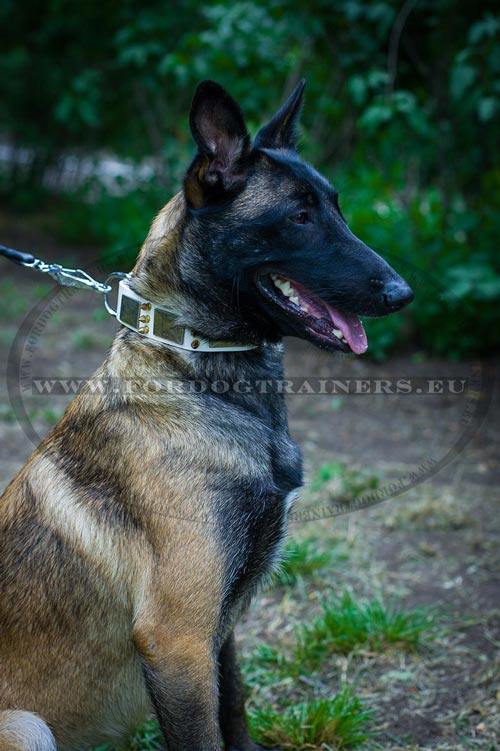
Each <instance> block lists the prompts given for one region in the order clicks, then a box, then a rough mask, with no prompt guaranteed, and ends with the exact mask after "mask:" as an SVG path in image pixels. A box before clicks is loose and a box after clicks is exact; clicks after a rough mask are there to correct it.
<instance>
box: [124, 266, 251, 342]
mask: <svg viewBox="0 0 500 751" xmlns="http://www.w3.org/2000/svg"><path fill="white" fill-rule="evenodd" d="M116 318H117V320H118V321H120V323H122V324H123V325H124V326H127V328H129V329H131V330H132V331H135V332H136V333H138V334H141V336H144V337H145V338H146V339H151V340H152V341H154V342H160V343H161V344H168V345H170V346H172V347H179V348H180V349H186V350H190V351H191V352H244V351H246V350H250V349H256V348H257V345H256V344H240V343H239V342H223V341H213V340H211V339H205V338H204V337H202V336H200V335H198V334H197V333H196V332H194V331H192V330H191V329H189V328H188V327H187V326H178V325H176V320H177V318H178V315H177V313H176V312H175V311H173V310H169V309H168V308H165V307H163V306H160V305H156V304H155V303H152V302H150V301H149V300H146V299H145V298H144V297H141V296H140V295H138V294H137V293H136V292H134V291H133V290H132V289H131V288H130V286H129V284H128V279H127V278H125V279H122V280H121V281H120V284H119V286H118V304H117V308H116Z"/></svg>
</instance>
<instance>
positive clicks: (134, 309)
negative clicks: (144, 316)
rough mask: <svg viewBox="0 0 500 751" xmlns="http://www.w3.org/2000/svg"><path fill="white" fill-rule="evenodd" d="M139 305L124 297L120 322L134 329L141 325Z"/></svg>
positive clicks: (135, 301)
mask: <svg viewBox="0 0 500 751" xmlns="http://www.w3.org/2000/svg"><path fill="white" fill-rule="evenodd" d="M139 305H140V304H139V303H138V302H137V300H133V299H132V298H131V297H126V296H125V295H122V304H121V307H120V320H121V321H123V323H126V324H127V325H128V326H132V327H133V328H134V329H136V328H137V326H138V325H139Z"/></svg>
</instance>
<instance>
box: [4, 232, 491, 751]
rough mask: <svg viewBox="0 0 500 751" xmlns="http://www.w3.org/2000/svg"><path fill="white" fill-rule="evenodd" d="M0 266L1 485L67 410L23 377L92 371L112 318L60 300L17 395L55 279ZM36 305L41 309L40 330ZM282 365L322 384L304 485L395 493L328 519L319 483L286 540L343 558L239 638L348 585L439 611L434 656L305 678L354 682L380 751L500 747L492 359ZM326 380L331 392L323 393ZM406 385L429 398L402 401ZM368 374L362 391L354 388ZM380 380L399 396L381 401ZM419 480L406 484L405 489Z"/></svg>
mask: <svg viewBox="0 0 500 751" xmlns="http://www.w3.org/2000/svg"><path fill="white" fill-rule="evenodd" d="M0 226H1V228H2V239H1V240H2V242H3V243H5V244H11V245H13V246H14V247H19V248H20V249H23V250H31V251H33V252H34V253H35V254H36V255H38V256H39V257H42V258H44V259H47V260H54V261H59V262H61V261H62V262H65V263H67V264H71V263H74V264H75V265H77V264H79V265H84V266H87V265H88V264H89V263H91V262H92V261H93V260H94V259H95V255H96V253H95V251H92V250H89V251H85V250H82V249H78V251H76V250H74V249H70V248H67V247H64V246H62V245H61V244H60V243H56V242H54V241H53V240H52V239H51V238H46V237H43V235H41V234H40V233H31V232H30V231H29V229H27V228H26V227H24V226H23V225H22V223H21V222H20V221H17V222H16V223H13V222H12V221H11V220H10V219H9V220H8V221H7V220H6V219H5V218H3V219H2V218H1V217H0ZM0 266H1V271H0V291H1V295H2V327H1V330H0V352H1V356H0V363H1V373H0V388H1V391H0V435H1V454H0V488H1V489H3V488H4V487H5V486H6V485H7V484H8V482H9V481H10V480H11V479H12V477H13V476H14V475H15V474H16V472H17V471H18V470H19V468H20V467H21V466H22V464H23V463H24V462H25V461H26V459H27V458H28V456H29V455H30V454H31V452H32V451H33V449H34V445H35V444H36V442H37V440H38V437H41V436H42V435H43V434H44V433H45V432H46V431H47V430H48V429H49V428H50V427H51V425H52V424H53V423H54V421H55V420H56V419H57V418H58V417H59V415H60V414H61V413H62V411H63V410H64V408H65V406H66V404H67V403H68V402H69V401H70V397H66V396H55V395H50V394H37V393H32V386H30V387H28V386H27V385H26V384H27V383H28V382H29V383H31V381H33V379H43V378H56V377H64V378H85V377H86V376H89V375H90V374H91V373H92V372H93V370H94V369H95V368H96V366H97V365H98V364H99V363H100V362H101V361H102V359H103V356H104V353H105V351H106V350H107V348H108V347H109V345H110V342H111V340H112V336H113V332H114V330H115V324H114V322H113V319H111V318H110V317H109V316H107V315H105V314H104V313H103V308H102V300H101V298H100V297H99V296H98V295H96V294H94V293H91V292H86V291H80V292H77V293H76V294H74V295H73V296H72V297H71V298H70V299H69V300H67V301H63V303H62V304H60V305H59V304H58V306H57V309H56V310H55V311H54V312H53V313H52V314H51V315H50V316H48V317H47V319H46V320H45V322H44V323H43V326H41V328H40V327H39V328H38V329H36V330H35V334H36V335H33V331H34V330H33V328H32V325H33V324H34V323H36V321H35V319H34V318H32V319H31V321H30V327H28V328H26V332H25V335H26V336H28V335H29V334H30V332H31V335H33V338H32V340H31V345H32V347H31V348H32V349H33V352H31V353H30V352H29V351H28V349H27V345H28V344H29V338H26V336H25V339H24V349H23V347H21V348H19V347H18V349H17V351H18V352H19V351H21V350H22V351H23V352H24V355H23V358H21V363H20V364H21V365H22V366H23V367H25V382H24V386H23V387H22V388H21V389H20V388H19V386H18V384H19V375H18V370H19V362H17V363H16V358H15V357H14V356H13V350H12V345H13V342H14V341H15V338H16V336H17V335H18V331H19V328H20V326H21V324H22V321H23V320H24V319H25V316H26V314H27V313H28V312H29V311H30V310H31V309H32V308H33V306H34V305H35V304H36V303H39V302H40V301H43V300H44V298H45V296H46V295H47V294H48V293H50V291H51V290H52V289H53V285H52V283H51V282H50V281H48V280H47V279H46V278H44V277H42V276H41V275H37V274H35V273H34V272H30V271H26V270H22V269H20V268H17V267H15V266H13V265H12V264H9V263H8V262H7V261H3V260H0ZM101 278H102V276H101ZM43 307H46V302H44V303H42V308H43ZM42 312H43V311H42V310H41V311H39V315H38V318H37V317H36V316H35V318H37V320H38V321H40V320H42V319H40V314H41V313H42ZM18 344H20V345H21V344H23V342H18ZM286 362H287V376H290V377H292V376H293V377H294V378H295V379H296V380H295V381H294V387H295V389H297V388H298V385H300V384H301V383H302V379H309V381H310V383H312V384H313V386H312V387H313V389H315V390H316V391H317V390H318V389H320V390H321V388H323V390H325V391H327V393H313V394H311V393H307V389H308V388H309V387H305V386H303V387H302V393H300V394H297V393H295V394H291V395H290V396H289V398H288V405H289V416H290V427H291V432H292V434H293V436H294V437H295V439H296V440H297V441H298V442H299V443H300V444H301V446H302V448H303V451H304V456H305V461H306V468H307V474H308V478H309V479H310V480H313V481H314V479H315V478H316V477H317V473H318V470H319V469H320V468H321V467H324V466H325V465H326V466H328V465H331V464H332V463H339V462H340V463H341V464H342V465H343V467H344V471H345V473H347V475H348V476H350V475H349V473H350V472H351V470H356V471H359V472H360V473H361V476H366V477H368V478H376V480H375V481H374V482H375V484H376V485H377V489H378V490H379V493H380V496H381V497H382V498H385V500H384V501H383V502H381V503H379V504H375V505H373V504H371V505H369V507H368V508H364V509H360V510H357V511H352V512H351V513H347V514H342V515H332V514H335V513H336V511H338V507H337V506H335V503H336V502H337V501H338V488H335V487H332V486H331V483H330V484H329V483H328V482H325V483H324V484H323V485H322V486H321V488H320V490H316V491H314V492H312V491H311V490H309V491H308V490H306V491H305V493H304V496H303V500H302V501H300V502H299V503H298V504H297V506H296V507H295V517H294V521H293V522H292V525H291V534H292V535H293V536H295V537H297V538H298V539H313V540H317V541H318V544H321V545H323V546H325V545H326V546H328V545H330V544H331V546H332V547H333V546H335V545H337V544H339V542H341V543H342V544H343V545H345V547H346V549H347V551H348V554H347V557H346V558H345V560H341V561H339V564H338V566H337V565H335V566H332V567H331V569H329V570H328V571H326V572H325V571H322V573H321V576H320V577H317V578H315V579H314V580H311V581H309V582H308V583H307V584H305V585H303V586H301V587H298V588H297V589H296V590H294V591H293V592H290V591H289V590H282V589H279V588H278V589H276V588H275V589H272V590H270V591H268V592H266V593H264V594H263V596H262V597H260V598H258V599H257V600H256V601H255V603H254V605H253V606H252V608H251V610H250V612H249V613H248V614H247V615H246V617H245V619H244V622H243V623H242V624H241V627H240V630H239V637H240V641H241V643H242V646H243V650H244V652H245V653H246V654H249V653H250V652H251V651H252V650H253V649H254V648H255V646H256V644H259V643H268V644H274V645H285V646H286V644H287V640H290V639H291V638H292V636H293V629H294V626H295V625H296V624H297V623H299V622H301V621H307V620H308V619H309V618H311V616H312V615H313V614H314V613H316V612H318V609H319V604H318V603H319V599H320V597H321V596H322V594H323V593H325V592H330V591H332V592H336V591H340V590H345V589H346V588H348V589H349V590H351V591H353V592H355V593H356V594H359V595H362V596H363V595H364V596H367V597H372V596H374V595H377V596H381V597H383V598H391V597H394V598H397V600H398V603H399V604H400V606H402V607H404V608H412V607H414V606H416V605H432V606H435V607H436V609H437V610H438V611H439V613H440V615H442V616H443V618H444V623H445V624H446V630H445V631H444V632H443V635H441V636H440V637H439V639H438V640H437V641H436V642H435V643H434V644H433V646H432V647H429V648H428V649H427V650H424V651H423V652H418V653H401V652H398V651H397V650H396V651H393V652H386V653H382V654H376V653H361V654H357V655H355V656H354V657H351V656H350V657H347V658H344V657H342V658H339V659H338V661H337V662H336V663H335V665H334V667H333V668H332V669H330V671H329V672H327V673H326V674H324V673H321V676H320V677H319V678H318V677H311V676H309V677H308V676H307V675H306V676H303V678H304V686H305V690H306V691H307V690H310V692H311V696H313V695H314V696H317V695H321V696H323V695H330V694H334V693H335V692H336V691H337V690H338V688H339V686H340V684H341V683H343V682H348V683H351V684H352V685H354V686H355V688H356V691H357V693H358V694H359V695H361V696H362V697H364V698H365V701H366V702H367V704H368V705H369V706H370V707H371V708H372V709H374V711H375V716H376V727H377V730H378V736H377V740H376V743H377V744H379V745H373V748H383V749H387V751H396V749H407V750H408V751H409V750H410V749H415V750H417V749H418V751H425V750H427V749H433V750H436V751H445V749H446V750H448V751H451V750H453V751H465V749H489V750H490V751H493V749H498V748H499V747H500V688H499V685H500V659H499V645H500V601H499V600H500V597H499V595H500V585H499V581H498V575H499V564H500V515H499V497H498V483H499V479H500V466H499V462H498V450H499V439H500V432H499V427H498V416H499V412H500V410H499V402H498V398H497V395H495V394H493V393H492V387H491V385H490V386H488V387H486V386H485V385H484V382H482V383H479V381H481V380H483V381H484V377H485V373H486V372H487V371H488V370H489V369H490V368H491V366H492V363H483V364H478V363H464V362H459V363H449V362H445V361H442V362H439V361H435V360H427V359H426V358H425V357H423V356H420V355H419V353H416V354H415V353H413V354H412V355H404V356H401V355H399V356H397V357H394V358H391V359H390V360H389V361H387V362H386V363H384V364H382V365H380V364H375V363H373V362H372V361H370V360H369V359H367V358H357V359H354V358H340V357H334V356H331V355H328V354H325V353H322V352H319V351H317V350H314V349H312V348H311V347H309V346H308V345H306V344H304V343H302V342H298V341H292V340H290V341H288V343H287V355H286ZM8 371H9V378H8V377H7V374H8ZM318 378H322V379H324V382H325V384H326V385H324V386H323V387H321V386H320V385H319V382H318V381H317V380H315V379H318ZM9 379H10V380H9ZM30 379H31V381H30ZM370 379H371V380H370ZM374 379H375V380H374ZM398 379H399V380H405V381H409V382H410V383H411V384H413V386H412V388H414V389H417V388H422V393H416V392H414V393H411V394H408V393H394V391H395V390H397V389H396V386H395V382H396V381H397V380H398ZM429 379H430V380H433V381H438V380H440V379H441V380H442V379H444V381H445V388H444V391H445V393H441V394H440V393H426V392H427V391H428V390H429V386H428V381H429ZM450 379H451V380H452V381H453V383H454V384H455V385H454V388H455V389H457V388H458V385H459V384H460V382H461V381H462V380H463V379H465V382H466V386H465V388H464V390H463V393H459V394H454V393H450V391H449V388H448V385H447V384H449V382H450ZM332 380H337V381H339V382H342V383H343V384H345V382H346V381H348V382H349V384H350V386H349V387H350V388H351V389H358V390H363V389H364V390H365V391H368V392H369V393H357V394H346V393H344V391H343V389H344V388H345V385H344V386H342V385H341V386H340V387H339V386H338V384H337V390H336V392H335V393H333V391H332V389H333V388H334V387H333V386H332ZM361 381H363V382H365V383H366V384H368V385H365V386H360V385H359V383H360V382H361ZM8 382H9V383H10V389H8ZM383 382H385V389H386V391H387V390H389V392H390V393H376V392H377V390H378V391H380V390H383ZM387 382H389V385H387ZM377 384H378V385H377ZM381 384H382V385H381ZM430 388H431V390H432V389H437V388H439V387H436V386H433V387H430ZM11 399H12V400H13V405H14V409H13V406H12V403H11ZM481 412H484V413H485V415H484V418H483V416H482V415H481ZM21 415H24V418H25V422H24V423H23V424H20V422H19V417H20V416H21ZM363 473H364V474H363ZM411 478H413V484H412V486H411V487H410V488H409V489H407V490H406V492H404V493H400V494H397V495H395V494H394V493H395V492H397V491H398V490H401V488H403V487H404V488H406V487H407V486H408V485H409V484H411V483H410V480H411ZM351 484H352V483H351ZM367 492H368V491H366V490H365V489H360V492H359V494H357V493H356V492H354V493H353V495H354V496H358V495H359V496H363V495H365V496H366V493H367ZM306 512H308V514H309V516H308V518H311V520H310V521H305V518H306V516H307V514H306ZM270 699H271V700H272V696H270ZM250 701H252V697H250ZM374 743H375V742H374ZM368 748H371V747H370V746H368Z"/></svg>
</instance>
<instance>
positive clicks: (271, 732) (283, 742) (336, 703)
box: [249, 688, 372, 751]
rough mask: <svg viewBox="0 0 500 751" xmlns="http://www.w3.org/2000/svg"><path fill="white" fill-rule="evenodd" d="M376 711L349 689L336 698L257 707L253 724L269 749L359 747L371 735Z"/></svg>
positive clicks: (338, 748) (338, 749)
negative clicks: (369, 708)
mask: <svg viewBox="0 0 500 751" xmlns="http://www.w3.org/2000/svg"><path fill="white" fill-rule="evenodd" d="M371 719H372V712H371V711H370V710H367V709H365V708H364V706H363V704H362V702H361V700H360V699H359V698H358V697H356V696H355V695H353V693H352V691H351V690H350V689H349V688H345V689H344V690H343V691H342V692H341V693H339V694H337V695H336V696H334V697H333V699H315V700H314V701H310V702H300V703H298V704H295V705H292V706H289V707H286V709H283V710H280V711H276V710H275V709H273V708H272V707H266V708H257V709H253V710H251V711H250V713H249V724H250V728H251V730H252V732H253V735H254V737H255V738H256V739H257V740H258V741H259V742H260V743H264V744H265V745H266V746H267V747H269V748H276V747H280V748H282V749H295V750H296V751H302V750H303V751H306V749H308V750H311V751H312V750H313V749H322V748H329V749H332V750H335V751H341V749H348V748H355V747H356V746H358V745H359V744H360V743H362V742H363V741H365V740H367V739H368V738H370V737H371V735H372V733H371V732H370V721H371Z"/></svg>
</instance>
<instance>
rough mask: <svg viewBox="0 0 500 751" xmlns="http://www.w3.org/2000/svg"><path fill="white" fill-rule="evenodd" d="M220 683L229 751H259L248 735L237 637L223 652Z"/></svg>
mask: <svg viewBox="0 0 500 751" xmlns="http://www.w3.org/2000/svg"><path fill="white" fill-rule="evenodd" d="M219 681H220V704H219V719H220V729H221V732H222V737H223V739H224V743H225V747H226V749H228V751H255V750H256V749H258V746H257V744H256V743H254V741H253V740H252V739H251V737H250V733H249V732H248V725H247V718H246V714H245V705H244V693H243V682H242V680H241V674H240V669H239V665H238V660H237V657H236V648H235V644H234V635H233V634H231V635H230V636H229V637H228V639H227V640H226V642H225V643H224V645H223V647H222V649H221V651H220V655H219Z"/></svg>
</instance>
